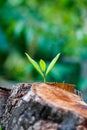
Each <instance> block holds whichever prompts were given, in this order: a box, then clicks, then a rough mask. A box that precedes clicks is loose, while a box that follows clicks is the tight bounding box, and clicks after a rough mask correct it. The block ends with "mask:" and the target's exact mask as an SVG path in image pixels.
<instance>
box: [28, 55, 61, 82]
mask: <svg viewBox="0 0 87 130" xmlns="http://www.w3.org/2000/svg"><path fill="white" fill-rule="evenodd" d="M25 54H26V56H27V58H28V60H29V61H30V63H31V64H32V65H33V66H34V68H35V69H36V70H37V71H38V72H39V74H40V75H41V76H42V77H43V79H44V82H46V77H47V75H48V73H49V72H50V71H51V70H52V68H53V67H54V65H55V63H56V62H57V60H58V58H59V56H60V53H58V54H57V55H56V56H55V57H54V59H53V60H52V61H51V63H50V64H49V66H48V67H47V65H46V62H45V61H44V60H42V59H40V62H39V64H38V63H37V62H36V61H35V60H33V59H32V58H31V57H30V56H29V55H28V54H27V53H25Z"/></svg>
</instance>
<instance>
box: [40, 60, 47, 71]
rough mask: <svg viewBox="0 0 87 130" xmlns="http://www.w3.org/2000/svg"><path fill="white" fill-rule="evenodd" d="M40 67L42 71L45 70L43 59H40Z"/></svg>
mask: <svg viewBox="0 0 87 130" xmlns="http://www.w3.org/2000/svg"><path fill="white" fill-rule="evenodd" d="M40 67H41V70H42V71H43V72H45V70H46V63H45V61H44V60H42V59H41V60H40Z"/></svg>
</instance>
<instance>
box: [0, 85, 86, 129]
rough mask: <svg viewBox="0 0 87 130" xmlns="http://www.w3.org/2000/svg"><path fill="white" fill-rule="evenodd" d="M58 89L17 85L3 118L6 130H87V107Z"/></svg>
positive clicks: (2, 121) (74, 97) (73, 96)
mask: <svg viewBox="0 0 87 130" xmlns="http://www.w3.org/2000/svg"><path fill="white" fill-rule="evenodd" d="M59 86H60V84H57V85H56V86H55V85H54V84H49V83H46V84H45V83H32V84H30V83H20V84H16V85H15V86H14V87H13V89H12V90H11V92H10V96H9V97H8V100H7V104H6V107H5V111H4V113H3V114H2V116H1V120H0V121H1V124H2V126H3V130H87V104H86V103H85V102H83V101H82V100H81V98H80V97H79V96H77V95H75V94H74V93H72V92H73V89H72V91H71V92H68V91H66V90H64V89H61V87H59ZM70 90H71V89H70Z"/></svg>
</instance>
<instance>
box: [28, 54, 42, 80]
mask: <svg viewBox="0 0 87 130" xmlns="http://www.w3.org/2000/svg"><path fill="white" fill-rule="evenodd" d="M25 54H26V56H27V58H28V60H29V61H30V63H31V64H32V65H33V66H34V68H35V69H36V70H37V71H38V72H39V73H40V74H41V76H42V77H43V73H42V71H41V69H40V67H39V65H38V64H37V62H36V61H34V60H33V59H32V58H31V57H30V56H29V55H28V54H27V53H25Z"/></svg>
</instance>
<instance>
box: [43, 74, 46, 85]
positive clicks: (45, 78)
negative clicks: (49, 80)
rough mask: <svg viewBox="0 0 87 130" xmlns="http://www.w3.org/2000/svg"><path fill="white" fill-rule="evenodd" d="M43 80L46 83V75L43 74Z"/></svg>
mask: <svg viewBox="0 0 87 130" xmlns="http://www.w3.org/2000/svg"><path fill="white" fill-rule="evenodd" d="M43 78H44V83H46V75H45V74H44V77H43Z"/></svg>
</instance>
